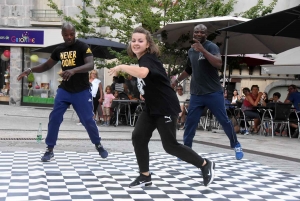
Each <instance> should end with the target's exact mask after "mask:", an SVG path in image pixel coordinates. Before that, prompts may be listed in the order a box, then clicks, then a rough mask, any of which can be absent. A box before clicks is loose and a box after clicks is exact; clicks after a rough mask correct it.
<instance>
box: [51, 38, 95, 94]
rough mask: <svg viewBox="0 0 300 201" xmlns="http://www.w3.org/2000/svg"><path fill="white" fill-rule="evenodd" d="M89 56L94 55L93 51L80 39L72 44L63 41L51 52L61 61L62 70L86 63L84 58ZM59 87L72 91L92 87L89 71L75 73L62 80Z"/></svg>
mask: <svg viewBox="0 0 300 201" xmlns="http://www.w3.org/2000/svg"><path fill="white" fill-rule="evenodd" d="M88 56H93V54H92V51H91V50H90V48H89V46H88V45H87V44H85V43H83V42H81V41H79V40H76V41H75V43H74V44H72V45H70V46H66V45H65V44H64V43H63V44H61V45H59V46H57V47H56V48H55V50H54V51H53V52H52V54H51V58H52V59H53V60H55V61H61V69H62V71H65V70H70V69H73V68H76V67H79V66H82V65H84V64H85V63H84V58H86V57H88ZM58 87H59V88H62V89H64V90H66V91H68V92H72V93H76V92H81V91H83V90H85V89H88V88H90V83H89V74H88V72H86V73H75V74H74V75H73V76H72V77H71V78H70V79H69V80H68V81H62V82H61V84H60V85H59V86H58Z"/></svg>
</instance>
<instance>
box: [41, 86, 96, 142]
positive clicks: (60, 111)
mask: <svg viewBox="0 0 300 201" xmlns="http://www.w3.org/2000/svg"><path fill="white" fill-rule="evenodd" d="M70 104H72V105H73V108H74V110H75V111H76V113H77V115H78V117H79V119H80V122H81V123H82V125H83V126H84V127H85V129H86V131H87V132H88V134H89V137H90V139H91V141H92V143H93V144H99V143H100V140H101V138H100V136H99V131H98V128H97V125H96V122H95V120H94V119H93V116H94V113H93V97H92V94H91V92H90V90H89V89H86V90H84V91H81V92H78V93H70V92H68V91H66V90H64V89H61V88H58V89H57V94H56V96H55V101H54V106H53V110H52V112H51V113H50V116H49V123H48V133H47V137H46V140H45V142H46V144H47V145H48V147H49V148H53V147H54V146H55V145H56V141H57V137H58V131H59V127H60V124H61V123H62V121H63V116H64V113H65V112H66V110H67V108H68V107H69V106H70Z"/></svg>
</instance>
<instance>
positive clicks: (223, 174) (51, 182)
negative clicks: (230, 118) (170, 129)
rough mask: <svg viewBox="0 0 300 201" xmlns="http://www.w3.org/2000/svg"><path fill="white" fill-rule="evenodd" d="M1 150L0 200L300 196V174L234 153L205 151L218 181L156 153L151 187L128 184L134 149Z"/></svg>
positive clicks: (132, 173) (133, 169)
mask: <svg viewBox="0 0 300 201" xmlns="http://www.w3.org/2000/svg"><path fill="white" fill-rule="evenodd" d="M54 154H55V159H54V160H53V161H51V162H48V163H42V162H41V161H40V158H41V156H42V155H43V153H42V152H0V201H2V200H6V201H18V200H66V201H71V200H85V201H96V200H102V201H103V200H107V201H112V200H122V201H124V200H159V201H160V200H180V201H181V200H238V201H240V200H300V176H299V175H298V176H295V175H291V174H288V173H285V172H282V171H280V170H276V169H272V168H269V167H267V166H264V165H261V164H259V163H256V162H253V161H250V160H246V159H244V160H242V161H237V160H235V158H234V156H233V155H227V154H202V153H201V155H202V156H204V157H206V158H209V159H211V160H213V161H215V162H216V177H215V180H214V182H213V183H212V184H211V185H210V186H209V187H205V186H203V184H202V176H201V175H200V171H199V170H198V169H197V168H195V167H194V166H193V165H190V164H187V163H186V162H183V161H177V159H176V158H175V157H174V156H171V155H168V154H166V153H163V152H161V153H158V152H155V153H151V161H150V162H151V165H150V168H151V172H152V173H153V174H152V183H153V185H152V186H151V187H146V188H144V189H142V188H136V189H130V188H128V184H129V183H130V182H131V181H132V180H133V179H135V178H136V176H138V173H137V171H138V167H137V164H136V159H135V155H134V153H131V152H130V153H129V152H128V153H126V152H122V153H116V152H115V153H110V155H109V157H108V158H107V159H101V158H100V156H99V155H98V153H97V152H89V153H77V152H62V153H58V152H55V153H54Z"/></svg>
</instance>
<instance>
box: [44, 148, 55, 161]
mask: <svg viewBox="0 0 300 201" xmlns="http://www.w3.org/2000/svg"><path fill="white" fill-rule="evenodd" d="M53 158H54V153H53V151H49V150H48V149H47V150H46V152H45V154H44V156H43V157H42V158H41V160H42V161H43V162H49V161H51V160H52V159H53Z"/></svg>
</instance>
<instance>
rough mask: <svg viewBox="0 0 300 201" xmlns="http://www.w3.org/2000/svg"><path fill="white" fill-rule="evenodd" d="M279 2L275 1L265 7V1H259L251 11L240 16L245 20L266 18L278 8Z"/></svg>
mask: <svg viewBox="0 0 300 201" xmlns="http://www.w3.org/2000/svg"><path fill="white" fill-rule="evenodd" d="M277 1H278V0H273V1H272V2H271V3H270V4H269V6H264V1H263V0H258V2H257V4H256V5H255V6H253V7H252V8H250V9H249V10H247V11H245V12H242V13H240V14H239V15H240V16H242V17H244V18H249V19H255V18H258V17H261V16H265V15H267V14H269V13H271V12H272V10H273V9H274V7H275V6H276V3H277Z"/></svg>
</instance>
